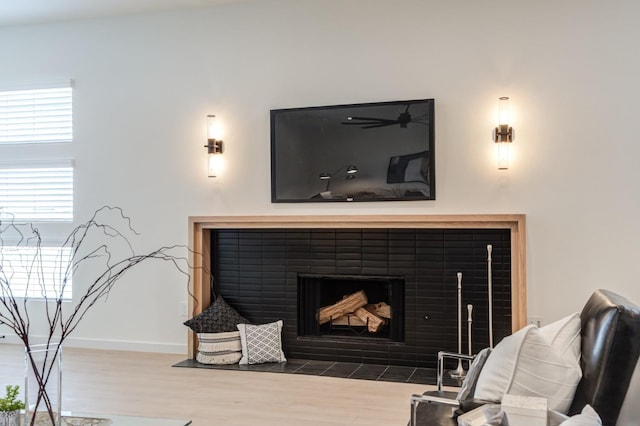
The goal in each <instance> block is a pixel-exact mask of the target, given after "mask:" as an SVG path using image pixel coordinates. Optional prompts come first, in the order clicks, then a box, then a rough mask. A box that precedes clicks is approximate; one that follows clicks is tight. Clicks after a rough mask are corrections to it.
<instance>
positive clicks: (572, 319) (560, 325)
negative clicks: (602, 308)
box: [540, 312, 581, 363]
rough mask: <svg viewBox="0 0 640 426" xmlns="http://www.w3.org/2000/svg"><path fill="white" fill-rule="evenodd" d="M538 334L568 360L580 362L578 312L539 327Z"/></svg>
mask: <svg viewBox="0 0 640 426" xmlns="http://www.w3.org/2000/svg"><path fill="white" fill-rule="evenodd" d="M540 334H542V336H544V338H545V339H547V342H549V343H550V344H551V346H552V347H553V348H554V349H556V350H557V351H558V352H560V353H561V354H562V357H563V358H564V359H565V360H566V361H568V362H576V363H578V362H580V349H581V348H580V314H579V313H578V312H576V313H574V314H571V315H568V316H566V317H564V318H562V319H559V320H558V321H556V322H552V323H551V324H548V325H545V326H544V327H540Z"/></svg>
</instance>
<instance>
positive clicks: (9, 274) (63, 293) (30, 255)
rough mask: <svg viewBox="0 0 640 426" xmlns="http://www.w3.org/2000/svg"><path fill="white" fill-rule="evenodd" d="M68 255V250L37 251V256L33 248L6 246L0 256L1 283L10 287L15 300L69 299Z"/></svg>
mask: <svg viewBox="0 0 640 426" xmlns="http://www.w3.org/2000/svg"><path fill="white" fill-rule="evenodd" d="M71 255H72V252H71V248H69V247H40V249H39V252H38V249H36V248H35V247H15V246H5V247H3V248H2V251H1V252H0V281H5V282H6V283H8V284H9V285H8V288H10V289H11V292H12V293H13V296H14V297H16V298H20V297H24V298H44V297H46V298H48V299H51V300H55V299H58V298H59V297H60V298H62V299H71V292H72V280H71V276H72V274H71V271H70V270H69V271H67V268H70V260H71ZM65 275H66V276H67V279H66V280H65ZM3 287H4V286H3Z"/></svg>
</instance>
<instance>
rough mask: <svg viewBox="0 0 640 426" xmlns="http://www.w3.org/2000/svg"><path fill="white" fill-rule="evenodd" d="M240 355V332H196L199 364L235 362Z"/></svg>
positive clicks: (238, 359)
mask: <svg viewBox="0 0 640 426" xmlns="http://www.w3.org/2000/svg"><path fill="white" fill-rule="evenodd" d="M241 357H242V345H241V344H240V332H239V331H230V332H226V333H198V355H196V361H198V362H199V363H201V364H235V363H237V362H238V361H240V358H241Z"/></svg>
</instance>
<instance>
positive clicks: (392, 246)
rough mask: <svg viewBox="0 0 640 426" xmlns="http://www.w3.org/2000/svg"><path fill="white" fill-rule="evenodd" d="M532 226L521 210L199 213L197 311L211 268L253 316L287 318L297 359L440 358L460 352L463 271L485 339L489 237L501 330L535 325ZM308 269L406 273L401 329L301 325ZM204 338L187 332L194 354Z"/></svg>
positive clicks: (193, 222)
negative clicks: (340, 332) (389, 333)
mask: <svg viewBox="0 0 640 426" xmlns="http://www.w3.org/2000/svg"><path fill="white" fill-rule="evenodd" d="M525 235H526V234H525V216H524V215H518V214H507V215H502V214H497V215H402V216H400V215H370V216H362V215H348V216H335V215H324V216H282V215H281V216H277V215H276V216H193V217H190V218H189V246H190V248H191V249H192V252H191V260H192V262H193V265H194V268H193V269H192V270H191V278H192V279H191V285H190V293H191V294H194V295H195V297H196V299H194V300H190V306H189V310H190V312H192V313H194V314H197V313H199V312H201V311H202V310H203V309H204V308H206V307H207V306H209V304H210V302H211V297H210V296H211V293H210V274H209V271H213V273H214V275H215V279H216V286H217V287H216V288H217V289H218V291H219V292H220V293H221V294H222V295H223V296H224V297H225V299H227V301H229V302H230V303H231V304H232V305H233V306H236V307H237V308H238V309H239V310H240V312H241V313H243V314H245V316H247V318H249V319H250V320H251V321H253V322H269V321H273V320H277V319H283V320H284V324H285V326H284V328H283V340H284V348H285V353H286V354H287V356H288V357H289V358H291V359H294V358H302V359H316V360H329V361H346V362H359V363H371V364H386V365H404V366H417V367H434V366H435V359H436V353H437V351H439V350H448V351H454V352H455V351H457V322H456V319H455V309H456V307H455V305H456V289H455V288H456V285H455V274H456V272H457V271H460V270H462V271H463V272H464V279H463V288H464V290H463V294H464V296H463V304H466V303H472V304H473V305H474V323H473V327H474V328H473V333H474V334H473V340H474V349H475V347H476V345H477V346H478V347H482V346H483V345H485V344H486V340H488V339H487V337H486V334H487V333H486V331H487V330H486V324H487V310H486V305H487V301H486V297H487V293H486V282H487V277H486V253H484V251H485V245H486V244H487V243H492V244H494V263H493V267H494V293H493V297H494V303H495V306H494V312H493V314H494V317H493V319H494V340H497V339H499V338H500V336H505V335H507V334H509V333H511V332H512V331H515V330H518V329H520V328H521V327H523V326H524V325H526V318H527V312H526V238H525ZM299 274H317V275H365V276H391V277H397V276H401V277H403V278H404V298H405V309H404V315H405V319H404V338H403V340H402V341H392V340H390V339H389V338H375V339H374V338H364V339H338V338H332V337H327V336H299V335H298V325H297V321H298V318H297V297H298V295H297V288H298V275H299ZM496 327H497V328H499V329H500V331H497V330H496ZM463 333H465V330H464V327H463ZM463 339H465V338H464V337H463ZM464 341H466V340H463V342H464ZM196 346H197V340H196V339H195V335H194V334H193V333H191V332H189V333H188V354H189V357H190V358H194V357H195V351H196ZM465 350H466V348H465Z"/></svg>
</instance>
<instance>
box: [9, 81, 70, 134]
mask: <svg viewBox="0 0 640 426" xmlns="http://www.w3.org/2000/svg"><path fill="white" fill-rule="evenodd" d="M63 85H64V86H65V87H48V88H42V89H27V90H11V91H0V144H23V143H51V142H71V140H72V139H73V130H72V129H73V126H72V96H71V83H70V82H67V83H63ZM56 86H57V85H56Z"/></svg>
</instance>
